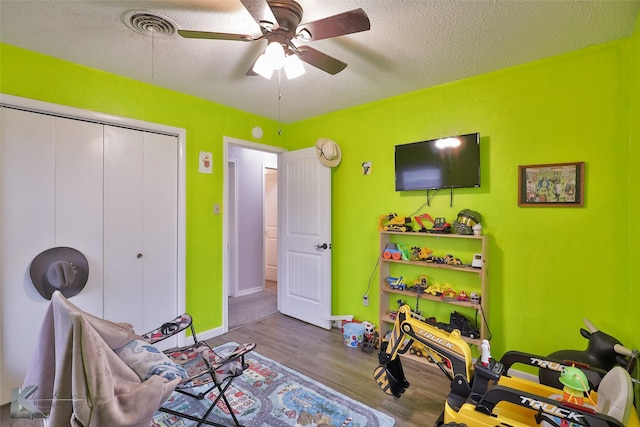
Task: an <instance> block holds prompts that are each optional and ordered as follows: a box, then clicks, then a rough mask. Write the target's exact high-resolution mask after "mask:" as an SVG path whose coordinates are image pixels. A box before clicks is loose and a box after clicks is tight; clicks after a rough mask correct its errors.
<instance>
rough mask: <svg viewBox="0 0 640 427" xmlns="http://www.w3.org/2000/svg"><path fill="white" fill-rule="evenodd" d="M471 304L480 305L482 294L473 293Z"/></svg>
mask: <svg viewBox="0 0 640 427" xmlns="http://www.w3.org/2000/svg"><path fill="white" fill-rule="evenodd" d="M469 302H471V304H480V294H478V293H477V292H471V295H470V297H469Z"/></svg>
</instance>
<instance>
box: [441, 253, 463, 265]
mask: <svg viewBox="0 0 640 427" xmlns="http://www.w3.org/2000/svg"><path fill="white" fill-rule="evenodd" d="M444 263H445V264H448V265H462V261H460V258H456V257H454V256H453V255H451V254H448V255H447V256H446V257H444Z"/></svg>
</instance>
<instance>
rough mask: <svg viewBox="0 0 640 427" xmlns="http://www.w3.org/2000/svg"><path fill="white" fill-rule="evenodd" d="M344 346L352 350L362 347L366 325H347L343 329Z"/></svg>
mask: <svg viewBox="0 0 640 427" xmlns="http://www.w3.org/2000/svg"><path fill="white" fill-rule="evenodd" d="M342 335H343V336H344V345H346V346H347V347H351V348H358V347H362V341H363V340H364V325H363V324H362V323H345V324H344V326H343V327H342Z"/></svg>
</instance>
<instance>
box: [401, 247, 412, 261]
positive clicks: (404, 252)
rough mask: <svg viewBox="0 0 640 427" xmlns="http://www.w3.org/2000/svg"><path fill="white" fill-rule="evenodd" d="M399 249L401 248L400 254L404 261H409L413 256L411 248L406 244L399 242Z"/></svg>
mask: <svg viewBox="0 0 640 427" xmlns="http://www.w3.org/2000/svg"><path fill="white" fill-rule="evenodd" d="M398 249H400V254H401V255H402V256H401V259H403V260H404V261H409V259H410V258H411V251H410V250H409V248H407V246H406V245H403V244H402V243H398Z"/></svg>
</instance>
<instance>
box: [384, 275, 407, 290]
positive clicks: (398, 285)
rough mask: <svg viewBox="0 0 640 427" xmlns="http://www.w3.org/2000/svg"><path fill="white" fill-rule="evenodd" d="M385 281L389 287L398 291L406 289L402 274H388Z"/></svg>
mask: <svg viewBox="0 0 640 427" xmlns="http://www.w3.org/2000/svg"><path fill="white" fill-rule="evenodd" d="M387 283H388V284H389V288H391V289H395V290H399V291H406V290H407V284H406V283H404V278H403V277H402V276H400V277H392V276H389V277H387Z"/></svg>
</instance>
